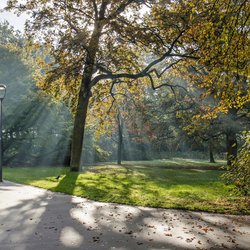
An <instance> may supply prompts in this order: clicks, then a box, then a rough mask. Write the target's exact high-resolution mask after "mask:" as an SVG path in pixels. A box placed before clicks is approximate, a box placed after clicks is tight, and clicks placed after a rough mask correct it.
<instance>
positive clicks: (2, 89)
mask: <svg viewBox="0 0 250 250" xmlns="http://www.w3.org/2000/svg"><path fill="white" fill-rule="evenodd" d="M5 94H6V85H4V84H0V100H3V99H4V97H5Z"/></svg>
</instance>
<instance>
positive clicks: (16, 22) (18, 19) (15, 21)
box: [0, 0, 27, 32]
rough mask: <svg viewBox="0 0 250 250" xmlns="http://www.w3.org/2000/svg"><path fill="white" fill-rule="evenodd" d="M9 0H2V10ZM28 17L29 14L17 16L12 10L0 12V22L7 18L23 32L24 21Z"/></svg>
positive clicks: (0, 4) (0, 6)
mask: <svg viewBox="0 0 250 250" xmlns="http://www.w3.org/2000/svg"><path fill="white" fill-rule="evenodd" d="M6 2H7V0H0V10H2V9H3V8H4V7H5V6H6ZM26 18H27V15H25V14H22V15H21V16H19V17H18V16H17V15H15V14H13V13H10V12H6V11H4V12H2V11H1V12H0V22H3V21H4V20H7V21H8V22H9V23H10V24H11V25H12V26H14V28H15V29H18V30H20V31H21V32H23V31H24V23H25V20H26Z"/></svg>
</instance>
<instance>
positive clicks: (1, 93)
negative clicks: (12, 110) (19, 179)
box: [0, 84, 6, 182]
mask: <svg viewBox="0 0 250 250" xmlns="http://www.w3.org/2000/svg"><path fill="white" fill-rule="evenodd" d="M5 94H6V86H5V85H4V84H0V102H1V103H0V182H2V181H3V138H2V102H3V99H4V97H5Z"/></svg>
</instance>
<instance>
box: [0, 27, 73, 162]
mask: <svg viewBox="0 0 250 250" xmlns="http://www.w3.org/2000/svg"><path fill="white" fill-rule="evenodd" d="M0 33H1V34H2V36H1V37H0V58H1V60H0V79H1V82H3V83H5V84H6V85H7V93H6V98H5V99H4V113H3V115H4V123H3V128H4V129H3V137H4V145H3V146H4V164H6V165H33V166H34V165H38V164H44V165H52V164H53V165H55V164H57V165H59V164H64V157H65V153H66V151H67V147H68V144H69V131H68V130H70V123H71V116H70V113H69V111H68V110H67V108H66V107H65V105H63V104H62V103H55V102H52V100H51V98H49V97H48V96H45V95H44V94H42V93H41V92H40V91H39V89H38V88H37V87H36V86H35V84H34V81H33V79H32V67H31V65H32V66H34V64H30V61H31V58H29V57H28V56H27V55H26V53H25V39H24V37H22V36H21V35H20V33H18V32H16V31H15V30H14V29H13V27H11V26H10V25H9V24H8V23H7V22H3V23H0ZM46 144H49V146H48V147H46V146H45V145H46Z"/></svg>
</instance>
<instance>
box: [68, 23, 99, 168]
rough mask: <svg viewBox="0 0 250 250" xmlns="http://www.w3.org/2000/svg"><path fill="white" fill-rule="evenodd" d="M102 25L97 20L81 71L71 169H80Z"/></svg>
mask: <svg viewBox="0 0 250 250" xmlns="http://www.w3.org/2000/svg"><path fill="white" fill-rule="evenodd" d="M102 27H103V24H102V23H101V22H99V21H97V22H96V24H95V28H94V30H93V33H92V36H91V39H90V41H89V46H88V49H87V58H86V62H85V67H84V71H83V78H82V82H81V87H80V91H79V96H78V105H77V110H76V114H75V120H74V129H73V136H72V146H71V161H70V169H71V171H79V170H80V164H81V155H82V145H83V138H84V130H85V123H86V118H87V111H88V105H89V99H90V97H91V79H92V75H93V72H94V65H95V60H96V54H97V51H98V48H99V40H100V37H101V31H102Z"/></svg>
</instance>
